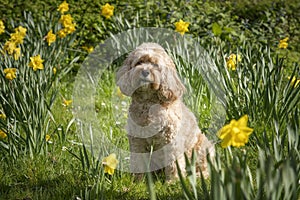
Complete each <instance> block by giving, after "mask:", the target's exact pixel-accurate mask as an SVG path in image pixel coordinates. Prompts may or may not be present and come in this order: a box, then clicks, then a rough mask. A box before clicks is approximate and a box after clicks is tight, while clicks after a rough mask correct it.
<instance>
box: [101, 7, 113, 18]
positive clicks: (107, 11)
mask: <svg viewBox="0 0 300 200" xmlns="http://www.w3.org/2000/svg"><path fill="white" fill-rule="evenodd" d="M114 9H115V7H114V6H112V5H110V4H109V3H106V4H105V5H104V6H102V8H101V15H102V16H104V17H105V18H106V19H110V18H111V16H113V15H114Z"/></svg>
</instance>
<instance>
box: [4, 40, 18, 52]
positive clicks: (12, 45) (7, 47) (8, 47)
mask: <svg viewBox="0 0 300 200" xmlns="http://www.w3.org/2000/svg"><path fill="white" fill-rule="evenodd" d="M16 48H17V46H16V43H14V42H12V41H6V42H5V44H4V47H3V50H4V51H6V52H7V53H8V54H9V55H12V54H13V53H14V51H15V49H16Z"/></svg>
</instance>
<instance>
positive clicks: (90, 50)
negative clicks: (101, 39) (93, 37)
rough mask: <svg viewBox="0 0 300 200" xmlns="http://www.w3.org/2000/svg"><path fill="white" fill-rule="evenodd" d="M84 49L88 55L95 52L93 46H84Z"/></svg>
mask: <svg viewBox="0 0 300 200" xmlns="http://www.w3.org/2000/svg"><path fill="white" fill-rule="evenodd" d="M82 49H84V50H85V51H87V52H88V53H91V52H93V51H94V47H93V46H83V47H82Z"/></svg>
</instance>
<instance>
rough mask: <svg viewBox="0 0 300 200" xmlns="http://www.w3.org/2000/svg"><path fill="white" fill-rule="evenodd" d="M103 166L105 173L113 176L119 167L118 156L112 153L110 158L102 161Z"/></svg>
mask: <svg viewBox="0 0 300 200" xmlns="http://www.w3.org/2000/svg"><path fill="white" fill-rule="evenodd" d="M102 164H103V165H104V173H108V174H109V175H113V174H114V172H115V169H116V168H117V165H118V160H117V159H116V154H114V153H112V154H110V155H109V156H107V157H105V158H104V159H103V160H102Z"/></svg>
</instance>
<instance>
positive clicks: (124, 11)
mask: <svg viewBox="0 0 300 200" xmlns="http://www.w3.org/2000/svg"><path fill="white" fill-rule="evenodd" d="M67 2H68V3H69V7H70V10H69V13H70V14H71V15H72V17H73V18H74V19H73V22H74V24H72V25H74V26H72V31H73V28H75V27H76V31H75V33H74V34H70V35H67V37H65V38H61V37H56V40H55V41H54V42H53V43H51V44H50V45H49V44H48V41H47V35H48V34H49V31H50V30H53V33H55V34H56V33H58V31H59V30H61V29H62V28H65V27H62V25H61V23H60V22H59V19H60V17H61V14H60V13H59V12H58V11H57V7H58V6H59V4H60V3H62V1H57V0H51V1H40V0H38V1H35V2H30V1H22V2H21V1H15V0H12V1H7V0H4V1H2V4H1V5H0V19H1V20H2V21H3V22H4V25H5V33H3V34H0V49H1V56H0V130H1V131H2V132H1V138H0V156H1V158H0V160H1V167H0V180H1V181H0V196H1V198H2V197H3V198H11V199H16V198H17V199H41V198H45V199H69V198H71V199H75V198H76V199H148V198H151V199H183V198H186V199H231V198H233V199H297V198H298V196H299V193H300V191H299V180H300V166H299V163H300V157H299V155H300V153H299V149H300V148H299V139H300V138H299V132H300V131H299V123H300V121H299V115H300V108H299V104H300V95H299V92H300V91H299V90H300V86H299V85H297V81H293V79H292V78H290V79H289V78H288V77H296V79H295V80H299V77H300V68H299V64H298V63H299V61H300V60H299V55H300V54H299V52H300V41H299V38H300V37H299V35H300V31H299V28H298V27H299V25H300V20H299V19H300V16H299V12H298V10H299V9H300V3H299V2H298V1H296V0H287V1H283V0H275V1H270V0H264V1H254V2H251V3H250V2H249V1H245V0H239V1H212V0H211V1H196V0H190V1H141V0H133V1H110V2H109V4H110V5H112V6H114V10H113V15H112V16H111V14H112V13H109V15H110V17H105V16H103V15H101V9H102V6H104V5H105V4H106V3H108V2H107V1H102V0H101V1H92V0H84V1H83V0H79V1H75V0H68V1H67ZM23 11H26V12H23ZM50 13H51V14H50ZM180 20H182V22H187V23H188V24H189V26H188V31H187V32H185V31H186V29H184V30H185V31H184V33H183V36H182V37H193V38H194V39H196V40H197V41H198V42H199V44H201V46H202V47H203V48H204V49H205V50H206V51H207V52H208V54H209V55H210V57H211V58H213V61H214V63H215V65H216V66H217V71H218V73H219V76H216V77H206V78H209V79H214V80H216V81H215V82H217V83H218V84H219V85H218V86H219V87H220V88H221V89H222V90H223V91H224V94H226V96H214V94H212V92H211V91H210V88H209V85H208V84H207V83H206V81H205V78H204V76H203V75H202V74H201V71H199V70H197V69H196V68H195V67H193V66H192V65H191V63H188V61H186V60H183V59H182V58H181V57H180V56H178V55H172V57H173V59H174V62H175V64H176V67H177V69H178V73H179V75H180V77H181V78H182V80H183V82H184V84H185V86H186V88H187V93H188V94H193V95H190V96H184V101H185V102H186V104H187V105H188V106H189V108H190V109H191V110H192V111H193V112H194V113H195V115H196V116H197V118H198V119H199V126H200V127H201V129H202V130H203V132H205V133H206V134H208V135H209V136H210V137H214V138H213V139H216V136H214V135H215V134H216V132H217V131H218V130H216V127H214V128H212V129H211V128H210V125H211V124H212V121H218V120H219V118H218V119H216V118H217V117H218V116H217V115H218V114H219V115H223V114H224V113H220V112H221V110H222V109H225V110H226V113H225V115H226V121H224V120H223V121H222V123H223V124H227V123H228V122H229V121H231V120H232V119H238V118H240V117H241V116H243V115H248V116H249V127H251V128H253V130H254V132H253V134H252V135H251V136H250V138H249V143H248V144H247V145H246V146H245V147H241V148H233V147H229V148H226V149H221V147H220V145H219V142H220V141H216V149H217V153H216V157H215V159H211V160H210V159H209V158H208V160H209V167H210V175H211V176H210V179H208V180H205V179H203V177H201V176H200V177H197V176H196V172H195V160H196V158H195V155H193V156H192V158H187V157H186V163H187V166H188V167H187V172H188V173H187V177H184V176H183V175H182V174H181V173H180V171H179V180H178V181H174V182H173V183H166V181H165V180H164V177H162V176H161V175H160V174H156V173H153V174H150V173H148V174H146V178H144V179H143V180H142V182H138V181H135V180H134V177H133V176H132V175H131V174H129V173H126V172H123V171H122V170H115V171H114V173H112V174H111V175H109V174H107V173H105V170H104V166H103V163H102V161H103V158H105V157H106V156H108V155H109V154H110V153H117V152H113V149H108V148H107V147H106V145H101V146H100V147H98V151H97V152H96V151H94V144H93V143H91V144H88V143H86V141H85V140H83V138H82V137H81V136H82V135H84V134H87V135H90V136H92V135H93V134H95V133H94V132H93V130H92V129H89V128H87V129H83V128H82V127H81V126H80V125H82V124H80V123H79V122H78V121H77V120H76V119H72V116H71V109H72V103H71V102H72V101H70V99H71V95H72V94H71V93H72V87H73V85H72V84H73V81H74V77H75V75H76V72H77V69H78V68H75V69H74V68H73V67H74V66H76V67H79V65H80V63H81V61H83V59H84V58H85V57H86V55H87V54H88V53H90V52H91V51H92V50H93V48H97V45H98V44H100V43H101V42H103V41H105V40H106V39H107V38H109V37H111V36H112V35H113V34H116V33H120V32H122V31H126V30H128V29H133V28H138V27H160V28H167V29H169V30H174V31H175V28H176V24H175V23H176V22H179V21H180ZM177 25H178V24H177ZM18 26H22V27H25V28H26V29H27V32H26V36H25V38H23V39H24V41H23V42H21V43H20V44H19V43H18V45H17V46H16V47H15V48H20V51H21V54H20V55H19V57H18V56H17V57H18V58H17V59H16V57H15V56H14V55H13V54H16V52H17V50H16V51H13V53H12V54H11V55H10V54H8V51H7V50H3V49H6V45H5V43H6V41H10V40H11V39H10V37H11V34H12V33H13V32H14V30H15V28H17V27H18ZM287 37H288V38H289V39H288V40H287V42H286V44H285V46H287V48H286V49H281V48H279V46H278V45H279V43H280V40H282V39H284V38H287ZM52 39H53V38H52ZM136 42H137V43H138V41H136ZM36 55H40V56H41V59H42V60H44V61H43V68H40V69H37V70H36V71H34V70H33V68H31V67H29V66H28V65H29V63H30V62H31V61H32V59H30V58H31V57H33V56H36ZM78 55H79V56H78ZM231 55H238V56H240V59H239V57H238V56H236V58H238V59H237V60H236V61H235V59H234V60H231V63H234V67H232V66H231V68H230V67H229V66H228V60H229V59H230V58H231V59H232V56H231ZM123 59H124V57H122V58H120V60H117V61H115V62H114V64H113V66H111V67H110V68H108V69H107V70H105V71H104V72H103V73H102V75H101V79H100V80H99V82H98V83H97V95H96V97H95V98H96V101H95V105H94V107H95V109H96V111H97V116H96V117H95V118H96V119H95V120H97V121H98V123H99V124H100V126H99V127H100V128H101V131H103V132H104V134H105V136H106V137H108V138H109V139H110V141H111V142H112V143H114V144H116V146H118V147H120V148H122V149H128V142H127V139H126V133H125V130H124V129H123V127H124V125H125V121H126V110H127V107H128V105H129V101H130V100H129V99H128V98H126V97H124V96H122V95H121V94H120V93H118V90H117V87H116V84H115V69H116V68H117V67H118V66H119V65H120V63H122V61H123ZM76 62H77V63H76ZM30 66H34V65H33V64H31V65H30ZM8 68H9V69H12V70H11V71H9V70H8ZM232 69H234V70H232ZM71 71H72V72H75V73H70V72H71ZM7 73H10V74H9V75H7ZM112 100H113V101H112ZM216 100H220V101H221V102H222V105H218V106H221V107H216V105H215V102H216ZM86 103H89V102H86ZM214 107H216V108H217V109H216V110H213V108H214ZM219 108H220V109H219ZM219 111H220V112H219ZM107 113H108V114H107ZM219 117H220V116H219ZM220 118H221V117H220ZM75 125H77V128H78V131H77V132H79V133H80V134H77V135H74V134H73V133H74V132H75V128H74V127H75ZM82 126H83V125H82ZM3 133H5V135H4V134H3ZM2 163H3V165H2ZM123 164H124V163H122V161H120V162H119V165H120V168H119V169H122V165H123Z"/></svg>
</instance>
